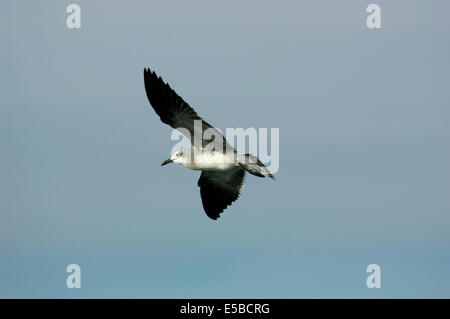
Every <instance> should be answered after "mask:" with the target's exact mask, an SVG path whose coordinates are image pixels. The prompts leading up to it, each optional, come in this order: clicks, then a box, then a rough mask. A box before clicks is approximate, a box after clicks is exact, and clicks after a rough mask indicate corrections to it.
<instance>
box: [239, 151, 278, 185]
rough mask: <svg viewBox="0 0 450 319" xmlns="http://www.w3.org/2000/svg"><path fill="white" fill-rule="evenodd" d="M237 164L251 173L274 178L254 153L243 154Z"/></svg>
mask: <svg viewBox="0 0 450 319" xmlns="http://www.w3.org/2000/svg"><path fill="white" fill-rule="evenodd" d="M239 165H240V166H241V167H242V168H243V169H245V170H246V171H247V172H249V173H250V174H252V175H255V176H258V177H270V178H271V179H275V178H274V177H273V175H272V173H271V172H270V171H269V169H268V168H267V167H266V165H264V164H263V163H262V162H261V161H260V160H259V158H258V157H256V156H255V155H252V154H245V155H243V156H242V157H241V158H240V160H239Z"/></svg>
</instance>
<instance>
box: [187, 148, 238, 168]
mask: <svg viewBox="0 0 450 319" xmlns="http://www.w3.org/2000/svg"><path fill="white" fill-rule="evenodd" d="M236 165H237V163H235V161H234V160H233V157H232V156H231V157H227V156H225V155H224V154H222V153H220V152H213V153H211V152H202V153H196V154H195V156H194V158H193V159H192V160H191V161H189V162H187V163H184V166H186V167H187V168H190V169H194V170H223V169H229V168H231V167H233V166H236Z"/></svg>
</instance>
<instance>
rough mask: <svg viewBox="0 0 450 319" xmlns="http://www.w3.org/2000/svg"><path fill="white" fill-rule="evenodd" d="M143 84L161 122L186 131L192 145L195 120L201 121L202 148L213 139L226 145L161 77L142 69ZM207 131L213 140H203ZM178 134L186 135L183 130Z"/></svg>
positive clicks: (223, 139)
mask: <svg viewBox="0 0 450 319" xmlns="http://www.w3.org/2000/svg"><path fill="white" fill-rule="evenodd" d="M144 83H145V92H146V93H147V98H148V100H149V102H150V104H151V105H152V106H153V108H154V109H155V111H156V113H157V114H158V115H159V117H160V118H161V121H162V122H164V123H166V124H168V125H170V126H171V127H173V128H174V129H178V130H179V129H180V128H184V129H186V130H187V131H188V132H189V134H190V136H186V137H188V138H189V139H190V141H191V143H192V145H194V142H195V141H194V132H195V131H194V124H195V123H196V122H195V121H196V120H197V121H198V120H201V127H198V128H197V130H199V133H201V134H202V135H201V137H200V139H201V142H202V146H203V147H205V146H206V145H207V144H209V143H210V142H211V141H212V140H215V139H219V140H220V139H222V141H223V145H224V146H226V145H227V141H226V139H225V137H224V136H223V135H222V134H221V133H220V132H219V131H218V130H217V129H216V128H214V127H213V126H211V125H210V124H209V123H207V122H205V121H204V120H203V119H202V118H201V117H200V116H198V115H197V113H196V112H195V111H194V109H193V108H192V107H190V106H189V104H187V103H186V102H185V101H183V99H182V98H181V97H180V96H179V95H178V94H177V93H176V92H175V91H174V90H172V88H171V87H170V86H169V84H166V83H164V81H163V80H162V79H161V77H158V76H157V75H156V73H155V72H153V71H150V69H144ZM197 123H199V122H197ZM207 129H209V131H208V132H209V133H212V134H211V136H214V138H211V139H203V137H204V135H203V134H204V132H205V131H206V130H207ZM180 132H181V133H182V134H184V135H186V132H183V130H180ZM198 146H199V145H198Z"/></svg>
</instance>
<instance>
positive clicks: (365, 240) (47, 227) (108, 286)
mask: <svg viewBox="0 0 450 319" xmlns="http://www.w3.org/2000/svg"><path fill="white" fill-rule="evenodd" d="M70 3H71V2H67V3H66V2H64V1H62V2H61V1H40V2H38V3H37V2H36V3H34V2H29V1H8V2H7V3H6V4H4V6H5V8H6V10H2V12H1V19H0V20H1V23H2V25H1V28H0V35H1V38H2V42H3V43H4V45H3V46H2V47H3V48H5V49H4V50H1V51H0V58H1V61H2V62H1V68H2V72H1V74H2V75H1V76H0V85H1V87H2V91H3V93H2V94H1V96H0V99H1V108H0V125H1V134H0V142H1V145H2V157H1V160H0V161H1V165H0V171H1V176H2V178H1V182H0V187H1V194H2V200H1V201H0V297H6V298H9V297H25V298H34V297H41V298H47V297H67V298H79V297H86V298H93V297H105V298H107V297H112V298H122V297H132V298H161V297H167V298H170V297H179V298H183V297H189V298H195V297H213V298H216V297H224V298H226V297H235V298H240V297H267V298H276V297H285V298H296V297H302V298H303V297H304V298H310V297H325V298H335V297H341V298H348V297H359V298H382V297H385V298H391V297H412V298H416V297H438V298H439V297H447V298H448V297H450V273H449V272H448V269H449V268H450V246H449V242H450V235H449V232H448V229H449V226H450V214H449V213H450V199H449V198H450V197H449V196H448V190H449V189H450V148H449V138H450V127H449V124H448V123H449V119H450V110H449V105H450V103H449V102H450V90H449V89H448V85H449V83H450V73H449V70H450V59H449V57H450V42H449V41H448V36H449V31H450V21H449V20H448V17H447V16H446V14H447V12H448V9H450V8H449V4H448V2H447V1H433V2H432V3H429V2H423V1H395V3H394V2H390V1H389V2H388V1H379V2H377V3H379V4H380V5H381V10H382V16H381V18H382V28H381V29H379V30H369V29H368V28H367V27H366V25H365V19H366V16H367V13H366V12H365V8H366V6H367V5H368V4H369V3H371V2H368V1H356V0H355V1H340V2H338V1H281V2H280V3H275V2H273V1H247V2H245V3H241V2H238V1H226V2H221V3H220V4H218V3H211V2H210V1H190V2H186V1H185V2H182V1H174V2H171V3H163V2H162V1H160V2H156V1H135V2H133V6H129V5H127V6H125V5H124V4H123V3H122V2H120V1H95V2H92V1H77V2H76V3H78V4H79V5H80V6H81V15H82V28H81V29H79V30H69V29H68V28H67V27H66V24H65V21H66V17H67V14H66V12H65V11H66V6H67V5H68V4H70ZM144 67H150V68H152V69H154V70H155V71H156V72H157V73H158V74H160V75H161V76H163V78H164V79H165V80H167V81H168V82H169V83H170V85H171V86H172V87H173V88H174V89H175V90H176V91H177V93H179V94H180V95H181V96H182V97H183V98H184V99H185V100H186V101H187V102H188V103H189V104H190V105H191V106H193V107H194V108H195V110H196V111H197V112H198V113H199V114H200V115H202V116H203V117H204V118H205V119H207V120H208V122H210V123H212V124H214V125H216V126H217V127H219V128H221V129H222V130H224V129H225V128H226V127H243V128H248V127H256V128H259V127H266V128H271V127H276V128H279V130H280V169H279V172H278V173H277V175H276V178H277V180H276V181H275V182H274V181H272V180H267V179H259V178H256V177H254V176H248V177H247V180H246V184H245V186H244V189H243V192H242V195H241V198H240V199H239V200H238V201H237V202H236V203H234V204H233V205H232V206H231V207H230V208H228V209H227V210H226V212H225V213H224V214H223V215H222V218H221V219H220V220H219V221H212V220H210V219H209V218H207V217H206V215H205V214H204V212H203V209H202V204H201V200H200V195H199V189H198V187H197V185H196V183H197V179H198V175H199V173H198V172H194V171H189V170H187V169H185V168H183V167H181V166H176V165H172V166H165V167H160V163H161V161H162V160H164V159H166V158H167V157H168V155H169V152H170V150H171V148H172V145H173V144H174V143H175V142H173V141H170V133H171V130H170V128H168V127H167V126H165V125H163V124H162V123H161V122H160V121H159V118H158V117H157V116H156V115H155V113H154V111H153V110H152V109H151V108H150V106H149V104H148V101H147V99H146V96H145V91H144V87H143V79H142V70H143V68H144ZM72 263H76V264H79V265H80V267H81V270H82V288H81V289H72V290H70V289H68V288H67V287H66V286H65V280H66V276H67V274H66V273H65V269H66V266H67V265H68V264H72ZM372 263H376V264H379V265H380V266H381V269H382V288H381V289H375V290H372V289H368V288H367V287H366V285H365V280H366V276H367V274H366V272H365V270H366V266H367V265H368V264H372Z"/></svg>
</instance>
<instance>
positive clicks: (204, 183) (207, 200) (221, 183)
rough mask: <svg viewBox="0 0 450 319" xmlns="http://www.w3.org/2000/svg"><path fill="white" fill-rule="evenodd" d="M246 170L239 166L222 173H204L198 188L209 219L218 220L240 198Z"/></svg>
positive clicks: (221, 171)
mask: <svg viewBox="0 0 450 319" xmlns="http://www.w3.org/2000/svg"><path fill="white" fill-rule="evenodd" d="M244 177H245V170H243V169H242V168H241V167H239V166H235V167H232V168H230V169H226V170H220V171H202V174H201V175H200V179H199V180H198V183H197V184H198V186H200V195H201V196H202V203H203V208H204V209H205V212H206V215H208V217H209V218H212V219H217V218H219V214H220V213H221V212H223V210H224V209H225V208H227V206H228V205H231V204H232V203H233V202H234V201H235V200H236V199H238V197H239V192H240V190H241V187H242V185H243V184H244Z"/></svg>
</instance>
